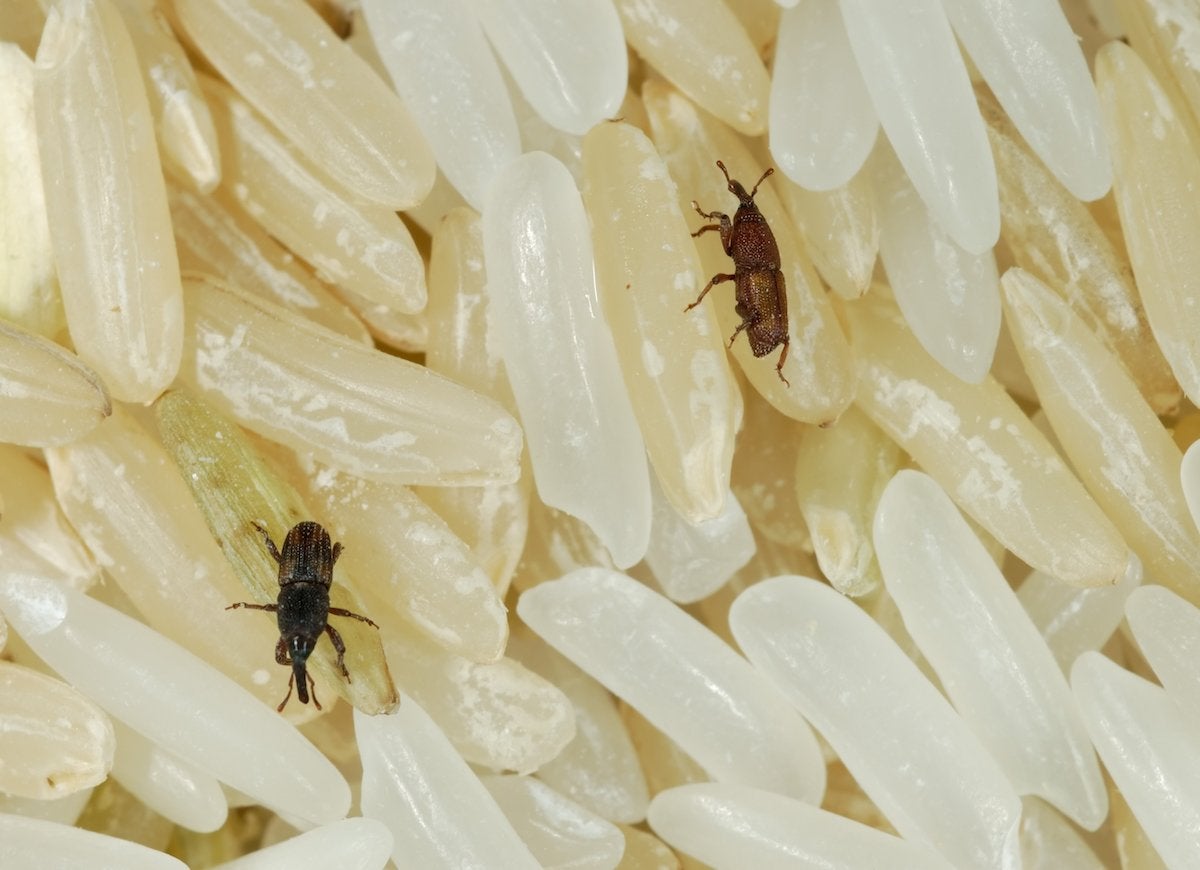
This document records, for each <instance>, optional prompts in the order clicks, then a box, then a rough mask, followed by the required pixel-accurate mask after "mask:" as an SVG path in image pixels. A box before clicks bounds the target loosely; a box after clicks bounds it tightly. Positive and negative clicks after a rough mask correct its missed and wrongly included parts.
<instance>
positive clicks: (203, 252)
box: [167, 187, 371, 344]
mask: <svg viewBox="0 0 1200 870" xmlns="http://www.w3.org/2000/svg"><path fill="white" fill-rule="evenodd" d="M167 197H168V201H169V202H170V205H171V223H172V225H173V227H174V230H175V246H176V248H178V250H179V265H180V268H182V269H190V270H192V271H198V272H208V273H209V274H212V275H216V276H217V277H218V278H223V279H224V280H225V281H227V282H228V283H230V284H232V285H234V286H235V287H241V288H242V289H243V290H248V291H249V292H251V293H253V294H255V295H256V296H261V297H262V298H264V299H268V300H270V301H272V302H275V303H276V304H278V305H283V306H284V307H286V308H289V309H291V310H292V311H295V312H297V313H298V314H302V315H304V316H305V317H307V318H308V319H309V320H312V321H313V322H314V323H319V324H321V325H322V326H324V327H327V328H328V329H332V330H333V331H334V332H340V333H341V334H342V335H345V336H347V337H348V338H352V339H354V340H355V341H358V342H361V343H362V344H369V343H370V341H371V337H370V334H369V333H368V332H367V329H366V327H364V326H363V324H362V322H361V321H360V320H359V319H358V318H357V317H355V316H354V313H353V312H352V311H351V310H350V309H349V308H348V307H347V306H346V304H345V303H344V302H342V301H341V300H340V299H338V298H337V297H336V296H334V295H333V293H331V292H330V291H329V290H327V289H326V288H325V287H324V286H322V285H321V283H320V282H319V281H317V280H316V279H315V278H313V277H312V276H310V275H309V274H308V272H306V271H305V270H304V268H303V267H302V266H300V264H299V263H297V262H296V258H295V257H294V256H293V255H292V254H291V253H290V252H289V251H287V250H286V249H284V248H283V246H282V245H280V244H279V242H277V241H275V240H274V239H273V238H271V237H270V236H269V235H267V233H266V232H265V231H263V229H262V228H261V227H259V226H258V224H256V223H255V222H254V221H252V220H251V219H250V218H249V217H248V216H247V215H246V214H245V213H244V212H243V211H242V210H241V207H240V206H238V204H237V202H236V201H235V200H234V198H233V197H232V196H231V195H230V194H229V193H228V192H227V191H225V190H217V191H214V192H213V193H211V194H209V195H208V196H199V195H197V194H195V193H193V192H192V191H189V190H184V189H183V188H180V187H170V188H168V189H167Z"/></svg>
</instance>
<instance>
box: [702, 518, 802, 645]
mask: <svg viewBox="0 0 1200 870" xmlns="http://www.w3.org/2000/svg"><path fill="white" fill-rule="evenodd" d="M755 544H756V546H757V550H756V551H755V553H754V557H753V558H752V559H751V560H750V561H749V562H747V563H746V567H744V568H742V570H741V571H738V572H737V573H736V574H734V575H733V577H732V578H731V579H730V580H729V582H728V583H726V584H725V585H724V586H722V587H721V588H720V589H718V590H717V591H716V592H715V593H713V594H712V595H710V596H709V597H708V598H705V599H704V600H703V601H700V602H697V604H696V609H695V611H694V612H695V613H696V614H697V615H698V616H699V617H700V618H701V619H702V620H703V622H704V624H705V625H707V626H708V627H709V628H711V629H712V630H713V632H714V633H715V634H716V635H717V636H718V637H719V638H721V640H723V641H725V642H726V643H727V644H729V645H730V646H732V647H735V648H736V647H737V641H735V640H734V639H733V635H732V634H731V633H730V631H729V607H730V605H731V604H733V602H734V600H735V599H736V598H737V597H738V596H739V595H740V594H742V592H744V591H745V590H746V589H749V588H750V587H751V586H753V585H754V584H755V583H758V582H759V581H761V580H765V579H766V578H767V577H777V576H779V575H780V574H804V575H806V576H812V577H816V576H819V575H820V568H819V567H818V566H817V561H816V559H815V558H813V556H812V554H811V553H808V552H806V551H805V550H795V549H792V548H790V547H783V546H780V545H779V544H776V543H775V542H773V541H769V540H767V539H765V538H762V537H760V536H759V535H757V534H756V535H755Z"/></svg>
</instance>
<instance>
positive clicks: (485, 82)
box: [363, 0, 521, 210]
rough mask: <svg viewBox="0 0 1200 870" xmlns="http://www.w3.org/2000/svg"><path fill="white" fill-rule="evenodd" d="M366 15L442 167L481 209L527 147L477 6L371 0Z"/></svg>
mask: <svg viewBox="0 0 1200 870" xmlns="http://www.w3.org/2000/svg"><path fill="white" fill-rule="evenodd" d="M363 15H364V16H365V18H366V21H367V24H368V25H369V26H370V28H371V36H372V39H373V40H374V42H375V47H376V49H378V51H379V56H380V59H381V60H382V61H383V63H384V65H385V66H386V67H387V69H388V73H389V74H390V75H391V79H392V83H393V84H394V86H395V88H396V90H397V91H398V92H399V94H400V96H401V98H402V99H403V100H404V103H405V105H406V106H407V107H408V109H409V111H410V112H412V114H413V116H414V118H415V120H416V122H417V124H418V126H420V128H421V132H422V133H423V134H424V135H425V138H426V139H427V140H428V141H429V144H430V145H431V146H432V148H433V152H434V156H435V157H436V158H437V163H438V167H439V168H440V169H441V171H442V172H443V173H444V174H445V175H446V177H447V178H448V179H449V181H450V183H451V184H453V185H454V187H455V188H456V189H457V190H458V191H459V192H460V193H461V194H462V195H463V196H464V198H465V199H466V200H467V202H469V203H470V204H471V205H472V206H473V207H474V208H475V209H476V210H482V208H483V202H484V195H485V194H486V192H487V186H488V184H489V183H490V182H491V180H492V178H494V177H495V176H496V175H497V174H498V173H499V171H500V170H501V169H502V168H503V167H504V166H505V164H507V163H508V162H509V161H511V160H513V159H515V158H516V157H517V156H518V155H519V154H520V153H521V142H520V138H519V136H518V133H517V120H516V116H515V115H514V114H513V109H512V103H511V102H509V99H508V91H507V90H506V89H505V87H504V80H503V79H502V78H501V76H500V67H499V66H498V65H497V63H496V59H495V57H494V56H493V55H492V51H491V48H490V47H489V46H488V44H487V40H486V39H485V38H484V35H483V30H482V28H481V27H480V25H479V22H478V21H477V20H476V19H475V15H474V13H473V10H472V4H470V3H468V2H465V0H404V2H400V3H397V2H394V0H368V2H366V3H364V4H363ZM448 106H453V111H447V107H448Z"/></svg>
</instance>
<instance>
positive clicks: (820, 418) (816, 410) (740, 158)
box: [642, 80, 854, 452]
mask: <svg viewBox="0 0 1200 870" xmlns="http://www.w3.org/2000/svg"><path fill="white" fill-rule="evenodd" d="M642 97H643V99H644V100H645V103H646V111H647V113H648V114H649V116H650V123H651V126H652V128H653V131H654V143H655V145H656V146H657V147H658V150H659V153H660V154H662V156H663V159H664V160H665V161H666V163H667V168H668V169H669V170H670V172H671V178H672V179H673V180H674V181H675V183H676V185H678V196H679V204H680V208H681V210H683V211H684V212H685V214H692V213H693V212H692V206H691V203H692V200H693V199H694V200H696V201H697V202H699V203H700V205H701V206H703V207H704V208H705V209H714V208H715V209H718V210H722V209H727V210H730V211H732V209H733V208H734V207H735V206H736V200H733V199H732V195H731V194H730V193H729V191H728V186H727V184H726V182H725V178H724V176H723V175H722V174H721V171H720V170H719V169H717V168H716V167H715V166H714V165H713V160H714V158H718V157H719V158H720V159H722V160H723V161H724V163H725V165H726V167H728V168H729V171H730V174H731V176H732V177H734V178H739V179H740V180H741V181H742V183H743V184H748V185H750V186H753V184H754V181H755V180H756V179H757V178H758V176H759V175H760V174H761V173H762V172H763V170H765V169H766V167H764V166H762V165H761V162H760V160H759V159H758V158H756V157H755V156H754V155H753V154H752V153H751V152H750V150H749V149H748V148H747V147H746V145H745V143H744V142H743V141H742V140H741V138H740V137H738V136H737V135H736V134H735V133H734V132H733V131H732V130H730V129H729V128H728V127H726V126H725V125H723V124H720V123H718V122H716V121H715V120H714V119H713V118H712V117H711V116H709V115H706V114H704V113H702V112H700V111H698V110H697V109H696V107H695V106H693V105H692V104H691V103H690V102H688V100H687V99H686V98H684V97H683V96H681V95H680V94H678V93H676V92H675V91H672V90H671V89H670V88H668V87H667V86H666V85H664V84H663V83H662V82H658V81H655V80H650V81H648V82H646V84H645V86H644V88H643V92H642ZM756 202H757V204H758V207H759V209H760V210H761V212H762V214H763V216H764V217H765V218H766V220H767V223H768V224H769V225H770V227H771V230H772V232H773V233H774V235H775V241H776V242H777V243H778V245H779V253H780V259H781V263H782V268H783V275H784V279H785V283H786V284H787V306H788V334H789V335H790V336H791V339H792V343H791V347H790V351H789V353H788V358H787V362H786V363H785V364H784V366H783V376H784V377H785V378H787V380H788V381H789V382H790V383H791V386H790V387H787V386H785V385H784V383H783V382H782V381H781V380H780V379H779V376H778V374H776V372H775V366H774V365H772V364H771V360H776V359H777V357H776V355H775V353H773V354H772V355H771V356H770V357H765V358H762V359H756V358H755V357H754V355H753V354H752V353H751V351H750V345H749V342H748V341H747V340H746V339H745V338H744V337H739V339H738V340H737V341H735V342H734V343H733V356H734V359H736V360H737V362H738V364H739V366H740V368H741V370H742V371H743V372H744V373H745V375H746V378H747V379H748V380H749V381H750V383H751V384H753V385H754V388H755V389H756V390H757V391H758V392H759V393H760V394H762V395H763V396H765V397H766V398H767V400H768V401H769V402H770V403H771V404H772V405H774V406H775V407H776V408H777V409H778V410H779V411H780V412H782V413H784V414H787V415H788V416H789V417H792V418H794V419H797V420H801V421H803V422H806V423H816V424H821V425H823V424H826V423H829V422H831V421H833V420H836V419H837V417H838V415H839V414H840V413H841V412H842V411H844V410H845V409H846V406H847V405H848V404H849V403H850V400H851V397H852V393H853V389H854V383H853V381H854V375H853V360H852V358H851V355H850V348H849V346H848V345H847V343H846V339H845V336H844V335H843V334H842V331H841V328H840V327H839V325H838V323H837V320H836V318H835V317H834V314H833V311H832V309H831V308H830V306H829V303H828V300H827V299H826V297H825V293H824V291H823V290H822V289H821V285H820V282H819V281H818V279H817V276H816V273H815V272H814V271H813V269H812V267H811V266H810V265H809V263H808V259H807V257H806V256H805V255H804V253H803V251H802V250H801V247H800V243H799V240H798V239H797V237H796V235H795V232H794V230H792V229H791V224H790V222H789V221H788V218H787V213H786V212H785V211H784V209H783V206H782V205H781V204H780V202H779V198H778V197H777V196H776V195H775V193H774V190H773V187H772V182H771V181H770V180H769V179H768V180H767V181H765V182H764V183H763V185H762V187H760V188H759V191H758V196H757V198H756ZM689 220H691V221H694V223H693V224H691V225H692V226H699V225H700V224H701V223H702V222H703V219H701V218H697V217H694V216H693V217H690V218H689ZM697 242H698V250H699V252H700V262H701V263H702V264H703V267H704V274H705V275H707V276H709V277H711V276H712V275H715V274H717V273H727V272H729V271H730V268H731V266H732V263H731V262H730V259H729V257H728V256H727V255H726V254H725V252H724V250H723V248H722V246H721V244H720V242H719V240H718V239H716V238H714V236H713V235H712V234H709V235H707V236H706V237H705V238H704V239H701V240H697ZM732 296H733V288H732V287H731V286H730V285H729V284H724V285H721V286H719V287H717V288H716V289H714V290H713V291H712V293H711V294H710V295H709V298H708V299H706V300H705V304H706V305H709V306H713V307H714V310H715V311H716V313H717V322H718V323H719V324H720V326H721V334H722V335H723V336H725V337H728V336H731V335H733V333H734V330H735V329H736V328H737V326H738V324H739V323H740V322H741V318H740V317H739V316H738V315H737V313H736V312H735V310H734V305H733V300H732V298H731V297H732ZM691 313H695V312H689V314H691ZM777 353H778V352H777ZM739 452H740V451H739Z"/></svg>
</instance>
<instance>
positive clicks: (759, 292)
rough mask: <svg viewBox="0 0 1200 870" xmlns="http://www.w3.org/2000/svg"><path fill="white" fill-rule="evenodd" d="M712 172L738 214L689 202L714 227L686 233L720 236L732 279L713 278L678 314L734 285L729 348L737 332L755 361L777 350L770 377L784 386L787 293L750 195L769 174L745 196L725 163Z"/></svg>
mask: <svg viewBox="0 0 1200 870" xmlns="http://www.w3.org/2000/svg"><path fill="white" fill-rule="evenodd" d="M717 168H719V169H720V170H721V172H722V173H724V175H725V180H726V181H727V182H728V183H729V192H730V193H732V194H733V195H734V196H736V197H737V198H738V210H737V212H735V213H734V215H733V220H730V219H729V215H727V214H724V213H723V212H719V211H714V212H706V211H704V210H702V209H701V208H700V204H699V203H698V202H696V201H695V200H692V208H694V209H696V211H697V213H698V214H699V215H700V217H702V218H707V219H709V220H716V221H719V223H715V224H705V225H704V226H702V227H700V229H698V230H696V232H694V233H692V236H693V237H695V236H699V235H701V234H703V233H707V232H708V231H709V230H717V231H718V232H720V233H721V244H722V245H723V246H724V248H725V253H726V254H728V255H729V256H730V257H732V258H733V274H732V275H727V274H723V273H722V274H717V275H714V276H713V279H712V280H711V281H709V282H708V284H707V286H705V288H704V289H703V290H702V291H700V296H699V297H697V299H696V301H695V302H693V303H692V304H691V305H689V306H688V307H687V308H685V309H684V311H691V310H692V309H693V308H695V307H696V306H697V305H699V304H700V302H701V300H703V299H704V297H705V296H707V295H708V291H709V290H711V289H712V288H713V287H714V286H715V285H717V284H722V283H724V282H726V281H733V282H734V288H735V289H734V300H735V301H736V303H737V304H736V305H735V306H734V311H736V312H737V313H738V316H739V317H741V318H742V322H741V323H740V324H738V328H737V329H736V330H734V332H733V335H731V336H730V337H729V346H730V347H732V346H733V343H734V341H735V340H737V337H738V333H739V332H742V331H745V333H746V338H747V339H749V341H750V350H751V351H753V353H754V355H755V356H756V357H763V356H766V355H767V354H769V353H770V352H771V351H773V350H775V348H777V347H779V346H780V345H783V352H782V353H780V354H779V364H778V365H776V366H775V373H776V374H777V375H779V380H781V381H783V382H784V383H785V384H787V385H788V386H789V387H790V386H791V384H789V383H788V379H787V378H785V377H784V376H783V363H784V361H785V360H787V355H788V345H789V344H790V343H791V338H790V336H789V335H788V322H787V290H786V285H785V284H784V280H783V271H782V270H781V269H780V268H779V246H778V245H776V244H775V234H774V233H772V232H771V227H770V226H768V225H767V219H766V218H764V217H763V215H762V212H760V211H759V210H758V206H757V205H755V204H754V195H755V194H756V193H758V186H759V185H760V184H762V183H763V181H764V179H766V177H767V176H768V175H770V174H771V173H772V172H774V171H775V170H774V169H768V170H767V171H766V172H764V173H763V174H762V177H761V178H759V179H758V181H757V182H755V184H754V189H753V190H752V191H750V192H749V193H746V188H744V187H742V185H741V183H740V182H737V181H734V180H733V179H732V178H730V177H729V173H728V172H727V171H726V169H725V164H724V163H722V162H721V161H720V160H718V161H717Z"/></svg>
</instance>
